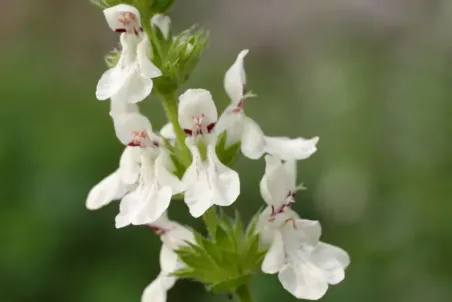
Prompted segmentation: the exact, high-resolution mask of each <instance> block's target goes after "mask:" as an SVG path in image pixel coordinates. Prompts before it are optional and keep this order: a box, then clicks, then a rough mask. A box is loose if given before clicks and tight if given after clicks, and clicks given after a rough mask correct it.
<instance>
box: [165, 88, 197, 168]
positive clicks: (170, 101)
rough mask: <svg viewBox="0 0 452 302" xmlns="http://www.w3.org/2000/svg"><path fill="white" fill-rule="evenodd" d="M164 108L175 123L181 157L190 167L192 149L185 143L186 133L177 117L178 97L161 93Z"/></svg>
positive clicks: (173, 123) (170, 119)
mask: <svg viewBox="0 0 452 302" xmlns="http://www.w3.org/2000/svg"><path fill="white" fill-rule="evenodd" d="M160 99H161V101H162V104H163V108H164V109H165V112H166V116H167V117H168V119H169V121H170V122H171V124H172V125H173V128H174V132H175V134H176V147H177V150H178V151H179V153H180V156H181V159H182V161H183V164H184V165H185V167H188V166H189V165H190V163H191V155H190V150H188V148H187V146H186V145H185V133H184V130H182V127H181V126H180V124H179V120H178V119H177V98H176V96H175V95H174V94H168V95H161V97H160Z"/></svg>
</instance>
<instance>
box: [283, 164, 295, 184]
mask: <svg viewBox="0 0 452 302" xmlns="http://www.w3.org/2000/svg"><path fill="white" fill-rule="evenodd" d="M283 168H284V171H285V172H286V179H287V181H288V182H289V187H291V188H296V187H297V162H296V161H295V160H287V161H286V162H285V163H284V164H283Z"/></svg>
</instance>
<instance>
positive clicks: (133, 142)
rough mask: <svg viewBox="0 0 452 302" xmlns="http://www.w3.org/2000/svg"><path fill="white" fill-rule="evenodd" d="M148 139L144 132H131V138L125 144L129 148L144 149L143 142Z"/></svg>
mask: <svg viewBox="0 0 452 302" xmlns="http://www.w3.org/2000/svg"><path fill="white" fill-rule="evenodd" d="M147 138H149V137H148V134H147V133H146V131H132V138H131V139H130V142H129V143H128V144H127V145H128V146H130V147H145V140H146V139H147Z"/></svg>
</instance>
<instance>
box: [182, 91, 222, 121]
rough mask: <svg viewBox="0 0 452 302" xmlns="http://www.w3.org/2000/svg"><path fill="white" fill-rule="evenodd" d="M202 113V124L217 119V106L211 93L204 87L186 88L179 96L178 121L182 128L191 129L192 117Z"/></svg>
mask: <svg viewBox="0 0 452 302" xmlns="http://www.w3.org/2000/svg"><path fill="white" fill-rule="evenodd" d="M201 115H204V118H203V122H202V124H203V125H205V126H207V125H209V124H211V123H216V122H217V119H218V113H217V108H216V107H215V103H214V102H213V99H212V95H211V94H210V92H209V91H207V90H204V89H188V90H187V91H186V92H185V93H184V94H182V95H181V96H180V97H179V112H178V118H179V123H180V125H181V127H182V128H184V129H193V128H194V121H193V117H200V116H201Z"/></svg>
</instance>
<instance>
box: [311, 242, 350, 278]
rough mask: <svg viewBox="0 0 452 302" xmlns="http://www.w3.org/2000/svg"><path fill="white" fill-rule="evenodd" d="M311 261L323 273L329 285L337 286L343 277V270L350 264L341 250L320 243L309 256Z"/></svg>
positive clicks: (347, 257)
mask: <svg viewBox="0 0 452 302" xmlns="http://www.w3.org/2000/svg"><path fill="white" fill-rule="evenodd" d="M311 261H312V262H313V263H314V264H315V265H316V266H317V267H319V268H320V269H321V270H322V271H323V275H324V277H325V280H326V281H327V282H328V283H329V284H337V283H339V282H341V281H342V280H343V279H344V277H345V272H344V269H345V268H346V267H347V266H348V265H349V264H350V257H349V255H348V253H347V252H346V251H344V250H343V249H341V248H339V247H337V246H334V245H331V244H327V243H324V242H320V243H319V244H318V245H317V246H316V248H315V249H314V250H313V252H312V254H311Z"/></svg>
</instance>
